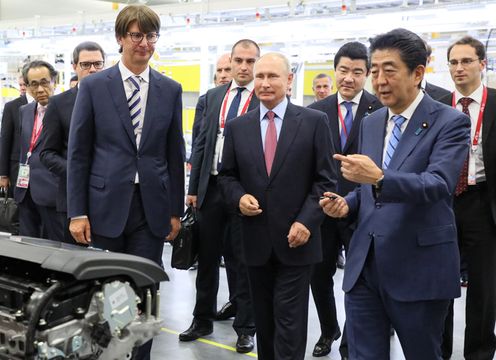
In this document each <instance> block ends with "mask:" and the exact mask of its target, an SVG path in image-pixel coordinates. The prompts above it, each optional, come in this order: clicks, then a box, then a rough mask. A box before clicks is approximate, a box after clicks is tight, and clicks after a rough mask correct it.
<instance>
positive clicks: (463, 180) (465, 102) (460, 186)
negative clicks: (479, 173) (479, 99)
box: [455, 97, 474, 196]
mask: <svg viewBox="0 0 496 360" xmlns="http://www.w3.org/2000/svg"><path fill="white" fill-rule="evenodd" d="M472 101H474V100H473V99H471V98H468V97H463V98H461V99H460V100H459V101H458V102H459V103H460V104H461V105H462V112H463V113H464V114H466V115H467V116H468V117H470V112H469V111H468V106H469V105H470V104H471V103H472ZM467 189H468V155H467V158H466V159H465V162H464V163H463V168H462V172H461V174H460V177H459V178H458V183H457V184H456V188H455V196H458V195H460V194H461V193H463V192H464V191H467Z"/></svg>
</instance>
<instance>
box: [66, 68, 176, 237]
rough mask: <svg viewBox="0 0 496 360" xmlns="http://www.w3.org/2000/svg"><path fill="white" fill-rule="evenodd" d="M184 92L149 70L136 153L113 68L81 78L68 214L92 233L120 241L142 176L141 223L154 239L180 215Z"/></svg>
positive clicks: (69, 158)
mask: <svg viewBox="0 0 496 360" xmlns="http://www.w3.org/2000/svg"><path fill="white" fill-rule="evenodd" d="M181 93H182V90H181V86H180V85H179V84H178V83H176V82H175V81H173V80H171V79H169V78H167V77H165V76H163V75H161V74H160V73H158V72H157V71H155V70H153V69H151V70H150V84H149V88H148V100H147V104H146V111H145V119H144V125H143V132H142V137H141V142H140V146H139V150H138V149H137V147H136V138H135V135H134V131H133V127H132V123H131V117H130V114H129V108H128V104H127V99H126V94H125V91H124V86H123V82H122V77H121V74H120V71H119V67H118V65H115V66H113V67H111V68H109V69H106V70H103V71H101V72H99V73H97V74H93V75H91V76H88V77H86V78H84V79H83V80H82V81H81V82H80V83H79V90H78V96H77V99H76V104H75V106H74V111H73V113H72V118H71V126H70V130H69V144H68V151H67V201H68V202H67V212H68V217H70V218H72V217H75V216H80V215H85V214H86V215H88V216H89V219H90V222H91V227H92V231H93V232H94V233H95V234H98V235H101V236H106V237H117V236H119V235H120V234H122V232H123V230H124V226H125V224H126V221H127V219H128V215H129V211H130V206H131V200H132V197H133V192H134V188H135V185H134V183H135V175H136V172H137V173H138V174H139V180H140V186H139V187H140V193H141V198H142V203H143V209H144V212H145V216H146V220H147V223H148V226H149V227H150V230H151V231H152V232H153V234H155V235H156V236H157V237H165V236H167V234H168V233H169V232H170V218H171V216H181V215H182V214H183V211H184V140H183V136H182V101H181Z"/></svg>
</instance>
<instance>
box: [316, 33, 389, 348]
mask: <svg viewBox="0 0 496 360" xmlns="http://www.w3.org/2000/svg"><path fill="white" fill-rule="evenodd" d="M334 69H335V72H336V85H337V89H338V91H337V93H336V94H333V95H331V96H329V97H327V98H325V99H324V100H322V101H318V102H316V103H313V104H311V105H310V106H309V108H312V109H316V110H320V111H323V112H325V113H326V114H327V117H328V118H329V127H330V129H331V137H332V140H333V144H334V145H335V147H336V149H335V152H337V153H341V154H345V155H347V154H355V153H357V151H358V134H359V131H360V124H361V122H362V118H363V117H365V116H367V115H369V114H370V113H372V112H374V111H375V110H377V109H378V108H381V107H382V104H381V103H380V102H379V101H378V100H377V98H376V97H375V96H374V95H372V94H370V93H369V92H367V91H366V90H364V86H365V81H367V76H368V75H369V59H368V54H367V48H366V47H365V45H363V44H362V43H359V42H356V41H353V42H349V43H346V44H344V45H343V46H342V47H341V48H340V49H339V50H338V52H337V53H336V56H334ZM337 181H338V185H337V192H338V193H339V194H340V195H342V196H345V195H346V194H348V193H349V192H350V191H352V190H353V189H354V188H355V186H356V183H353V182H351V181H348V180H346V179H345V178H344V177H343V175H342V174H341V173H338V174H337ZM348 225H349V224H346V223H344V222H340V221H337V220H336V219H332V218H330V217H326V219H325V220H324V222H323V224H322V227H321V231H322V239H323V241H322V253H323V255H324V256H323V261H322V262H321V263H319V264H316V265H315V266H314V268H313V272H312V281H311V285H312V294H313V298H314V300H315V306H316V308H317V313H318V315H319V322H320V328H321V336H320V338H319V340H318V342H317V343H316V344H315V348H314V351H313V355H314V356H317V357H318V356H325V355H327V354H329V352H330V351H331V345H332V342H333V341H334V340H335V339H337V338H339V335H340V333H341V332H340V329H339V325H338V320H337V316H336V305H335V301H334V290H333V289H334V283H333V280H332V277H333V276H334V274H335V272H336V260H337V257H338V250H339V248H340V247H341V246H343V245H344V246H345V248H346V249H347V248H348V244H349V241H350V238H351V235H352V234H353V231H352V230H351V228H350V227H349V226H348ZM340 352H341V356H342V357H343V358H346V357H347V356H348V351H347V349H346V334H344V335H343V339H342V341H341V347H340Z"/></svg>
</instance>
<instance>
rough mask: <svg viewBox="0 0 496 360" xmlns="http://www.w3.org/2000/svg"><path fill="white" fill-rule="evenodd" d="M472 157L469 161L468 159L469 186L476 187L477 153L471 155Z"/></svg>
mask: <svg viewBox="0 0 496 360" xmlns="http://www.w3.org/2000/svg"><path fill="white" fill-rule="evenodd" d="M470 155H471V156H469V159H468V180H467V182H468V184H469V185H475V184H476V181H475V156H476V154H475V152H473V153H472V154H470Z"/></svg>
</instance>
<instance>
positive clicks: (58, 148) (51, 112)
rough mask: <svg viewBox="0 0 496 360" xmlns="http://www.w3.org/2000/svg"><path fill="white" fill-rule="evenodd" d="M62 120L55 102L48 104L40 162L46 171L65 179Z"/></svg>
mask: <svg viewBox="0 0 496 360" xmlns="http://www.w3.org/2000/svg"><path fill="white" fill-rule="evenodd" d="M63 132H64V130H63V128H62V118H61V114H60V111H59V109H58V106H57V103H56V102H50V103H49V105H48V107H47V110H46V113H45V117H44V119H43V138H42V139H43V142H42V144H41V152H40V161H41V163H42V164H43V165H45V166H46V167H47V168H48V170H50V171H51V172H52V173H54V174H55V175H57V176H60V177H61V178H65V176H66V171H67V160H66V159H65V158H64V157H63V156H61V155H60V154H62V152H63V147H64V133H63Z"/></svg>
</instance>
